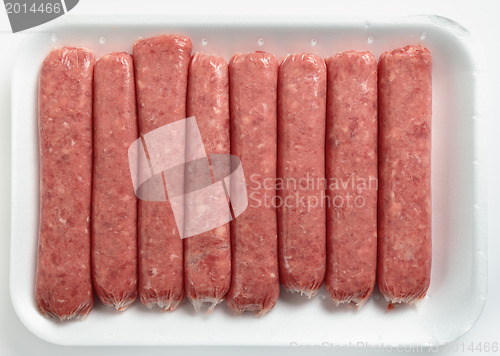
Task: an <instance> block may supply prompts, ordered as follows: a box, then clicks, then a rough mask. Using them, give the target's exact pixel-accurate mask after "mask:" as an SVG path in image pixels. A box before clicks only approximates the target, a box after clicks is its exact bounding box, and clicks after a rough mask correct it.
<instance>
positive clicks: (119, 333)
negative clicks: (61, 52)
mask: <svg viewBox="0 0 500 356" xmlns="http://www.w3.org/2000/svg"><path fill="white" fill-rule="evenodd" d="M61 20H63V19H61ZM63 21H64V20H63ZM46 30H47V31H46V32H45V31H44V32H42V33H38V34H32V35H30V36H28V38H27V41H26V42H25V43H24V44H23V45H21V47H20V51H19V55H18V56H17V59H16V66H15V68H14V70H13V74H12V201H11V204H12V233H11V234H12V236H11V252H10V253H11V260H10V263H11V268H10V274H11V278H10V293H11V300H12V303H13V306H14V308H15V311H16V313H17V314H18V316H19V318H20V320H21V321H22V322H23V323H24V324H25V325H26V326H27V328H29V330H31V331H32V332H34V333H35V334H36V335H38V336H39V337H40V338H42V339H44V340H48V341H50V342H53V343H57V344H66V345H117V344H121V345H172V344H179V345H181V344H182V345H188V344H189V345H193V344H196V345H249V344H252V345H281V346H283V345H290V343H291V342H294V343H297V344H307V345H319V344H321V343H323V342H325V341H327V342H329V344H331V345H334V346H337V345H349V344H351V343H356V342H358V341H360V340H362V341H364V342H366V343H367V344H370V345H379V344H381V343H383V344H384V345H429V344H431V345H436V344H440V345H441V344H443V343H447V342H450V341H453V340H455V339H456V338H457V337H459V336H460V335H462V334H463V333H464V332H465V331H467V330H468V329H469V328H470V327H471V326H472V325H473V324H474V322H475V320H477V318H478V316H479V315H480V313H481V310H482V307H483V305H484V301H485V299H486V295H487V288H486V287H487V279H486V256H487V253H486V252H487V246H486V244H485V242H486V238H485V237H486V234H485V233H484V232H485V219H483V217H484V216H485V215H484V212H485V203H486V197H487V196H486V195H485V194H484V189H482V187H484V177H485V172H486V165H485V162H484V156H483V155H482V152H483V150H482V149H483V148H484V131H483V130H482V128H483V123H484V105H483V104H484V103H483V100H481V99H482V98H483V97H484V93H483V92H482V91H481V90H480V88H481V84H482V79H483V76H482V74H483V72H482V69H484V67H483V66H482V65H481V61H480V59H481V51H478V49H477V48H476V46H475V43H476V42H475V41H474V39H473V38H471V36H470V34H469V33H468V32H467V31H466V30H464V29H463V27H462V26H461V25H459V24H457V23H454V22H453V21H452V20H449V19H445V18H442V17H439V16H409V17H401V18H400V17H392V16H390V17H384V18H377V17H373V16H370V17H368V18H363V17H356V18H348V17H347V18H334V17H333V18H332V17H330V16H328V17H325V18H324V19H323V20H322V19H320V18H318V19H314V21H310V19H309V20H308V19H306V20H304V19H298V18H294V19H281V20H279V21H275V19H271V20H269V19H268V20H264V21H262V20H261V19H246V18H243V19H237V20H231V19H229V18H228V19H222V21H221V19H215V20H212V19H210V20H209V19H205V20H204V19H200V18H199V17H193V16H185V17H177V18H172V19H169V20H168V21H166V20H165V17H161V16H151V17H150V18H148V21H146V22H144V21H143V19H140V18H138V17H126V18H120V17H116V16H111V17H104V18H99V19H98V20H96V19H95V18H94V17H86V18H72V19H71V20H70V21H67V22H58V23H57V24H56V23H54V26H49V27H46ZM158 33H183V34H185V35H188V36H189V37H190V38H191V39H192V41H193V44H194V50H195V51H196V52H204V53H216V54H217V55H221V56H223V57H224V58H225V59H226V60H227V61H229V59H230V58H231V56H232V55H233V54H234V53H238V52H241V53H247V52H250V51H254V50H265V51H269V52H271V53H273V54H274V55H276V56H278V58H281V57H283V56H286V55H287V54H289V53H302V52H303V51H305V52H309V53H317V54H318V55H320V56H321V58H326V57H328V56H330V55H332V54H334V53H338V52H341V51H346V50H352V49H355V50H359V51H365V50H370V52H372V53H373V54H374V55H376V56H379V55H380V54H381V53H382V52H384V51H388V50H392V49H394V48H397V47H403V46H405V45H407V44H408V43H413V44H418V43H421V44H422V45H425V47H426V48H428V49H429V50H430V51H431V52H432V56H433V67H434V69H433V70H434V73H435V75H434V77H433V84H432V85H433V89H432V90H433V92H434V95H435V98H445V100H441V99H439V100H437V99H436V100H435V102H434V104H433V106H434V107H433V111H434V112H433V122H432V135H433V136H434V137H433V147H432V159H433V162H432V164H433V168H432V179H433V192H434V194H433V197H432V203H433V214H434V216H433V231H434V233H435V236H436V237H439V238H435V239H434V240H433V246H432V256H433V257H432V258H433V266H432V282H431V284H430V287H429V291H428V293H427V297H426V298H424V299H423V301H422V302H421V303H419V305H418V309H415V307H413V306H411V305H410V306H408V305H402V306H401V307H398V308H397V310H394V311H393V312H391V313H389V314H390V315H389V314H387V313H386V307H387V302H386V300H384V298H383V297H382V298H381V293H380V292H379V291H378V290H377V291H376V292H375V295H374V296H373V297H372V298H370V299H368V300H367V302H366V303H365V305H364V306H363V310H360V311H357V312H353V311H351V310H345V308H336V307H335V305H334V303H333V302H332V300H331V298H330V297H329V295H328V292H327V290H326V288H325V287H321V288H320V289H319V291H318V296H317V297H315V298H312V299H311V300H305V299H306V298H303V297H302V296H300V295H297V294H293V293H282V294H281V295H280V298H279V300H278V302H277V303H276V306H275V307H274V308H273V312H272V313H269V314H268V315H266V317H265V318H262V319H256V318H253V317H252V315H250V313H244V314H246V315H242V316H240V317H234V316H233V315H232V313H231V312H230V309H229V308H228V306H227V305H226V303H223V304H222V305H219V306H218V307H217V308H216V309H217V310H215V311H214V312H213V313H212V315H211V316H210V317H209V318H204V317H203V316H202V315H197V314H196V313H194V311H193V310H192V307H191V305H189V303H183V304H182V306H181V307H180V308H178V309H179V310H177V311H176V312H175V313H172V314H170V315H168V316H167V317H168V319H169V322H167V323H165V318H164V317H161V316H159V315H158V314H157V313H154V312H148V311H147V310H146V308H145V307H144V306H143V305H142V304H141V303H133V304H132V305H131V306H130V307H129V308H128V309H127V311H126V312H125V313H120V315H116V316H115V317H113V316H110V312H112V311H110V310H109V308H106V307H104V306H103V305H102V303H100V302H99V303H97V302H96V303H95V304H96V305H94V307H93V309H92V312H91V313H90V315H89V317H88V318H87V319H86V320H85V322H68V323H64V325H60V323H55V322H53V321H52V320H50V319H48V318H44V317H43V316H42V314H41V313H39V312H38V310H37V303H36V299H35V298H34V295H33V286H34V285H35V271H36V266H35V264H36V249H37V244H36V237H37V229H38V227H37V226H38V223H39V218H38V215H39V214H40V210H39V178H40V176H39V172H38V163H39V155H38V146H39V145H38V141H37V140H36V139H34V138H36V137H37V135H38V131H37V130H38V127H37V125H36V114H35V113H36V106H37V100H36V95H28V94H29V93H33V89H34V88H35V86H36V80H37V79H38V77H39V74H40V63H41V62H42V60H43V58H44V57H45V56H46V55H47V53H48V51H49V50H50V48H51V47H54V46H58V47H61V46H64V45H73V46H89V47H91V48H93V49H94V50H95V51H96V54H97V55H99V56H101V55H104V54H106V53H109V52H112V51H130V49H131V44H132V41H133V40H134V39H136V38H140V37H141V36H146V37H147V36H155V35H157V34H158ZM153 67H154V66H153ZM161 67H162V73H163V74H164V75H175V73H176V68H175V66H174V65H172V66H164V65H162V66H161ZM149 68H152V67H151V66H149ZM145 83H148V82H145ZM138 84H139V83H138ZM169 89H171V87H170V88H167V87H166V86H165V87H164V88H162V89H161V90H158V89H155V90H153V94H154V93H156V94H157V95H156V98H158V97H160V94H158V92H159V91H162V93H163V95H161V100H162V101H163V100H168V97H170V98H172V96H171V93H170V92H169ZM244 90H246V89H244ZM264 95H265V94H264ZM174 96H175V95H174ZM181 105H182V104H181ZM156 114H158V115H156ZM159 114H160V111H158V112H156V113H154V116H155V117H157V118H159V117H161V115H159ZM186 116H187V115H184V117H186ZM179 121H183V120H179ZM242 121H243V120H242ZM259 127H260V126H259ZM152 130H155V129H152ZM259 134H260V135H261V139H260V141H261V142H256V143H257V145H259V144H261V143H262V141H263V140H265V137H266V136H267V132H266V131H264V130H262V129H260V130H259ZM205 143H206V144H208V143H207V142H205ZM254 147H257V146H254ZM207 149H208V148H207ZM354 150H355V151H356V152H359V153H360V155H359V156H360V157H359V158H362V156H361V154H362V153H363V146H358V147H355V149H354ZM245 162H246V161H243V162H242V164H243V166H244V168H245V176H246V179H247V183H248V184H249V185H253V186H255V183H254V182H253V181H252V178H251V176H249V175H248V174H247V171H246V168H247V165H249V164H250V165H251V164H253V163H252V162H254V161H253V160H252V161H250V163H248V162H247V163H245ZM249 191H250V189H249ZM250 193H251V191H250ZM78 194H79V193H78ZM249 200H250V201H249V203H250V204H252V205H254V203H255V200H253V199H251V198H250V199H249ZM250 208H251V207H250ZM250 208H249V209H250ZM246 213H247V212H245V213H243V214H242V217H244V216H243V215H245V214H246ZM238 220H240V219H239V218H238ZM251 229H253V226H250V227H249V229H248V230H251ZM248 230H247V231H248ZM80 236H82V235H80ZM193 237H194V236H193ZM189 238H191V237H189ZM251 252H253V251H251ZM167 255H168V253H166V252H165V251H161V252H160V256H161V257H165V258H166V256H167ZM170 256H171V255H169V257H170ZM172 257H174V256H172ZM174 259H175V257H174ZM153 272H154V271H153V270H151V273H153ZM259 277H260V276H256V277H255V278H259ZM387 285H388V284H387ZM273 288H274V287H273ZM240 290H243V288H241V289H240ZM361 292H363V291H361ZM389 292H391V293H392V291H389ZM151 294H154V291H152V293H151ZM348 294H349V295H350V294H351V293H348ZM361 294H363V293H361ZM394 295H396V294H394ZM406 295H407V296H409V295H410V294H409V293H407V294H406ZM158 296H159V297H165V299H166V300H167V301H168V300H169V299H170V297H169V296H166V295H160V293H158ZM240 296H241V294H240V295H239V296H238V297H237V298H240ZM396 296H397V295H396ZM338 298H339V300H344V297H343V296H342V295H339V296H338ZM361 298H362V297H361ZM235 299H236V298H235ZM240 300H242V299H240ZM254 301H256V303H254V304H247V305H246V306H247V307H248V308H255V309H257V310H258V308H262V306H263V305H264V306H265V305H268V304H269V302H271V303H273V304H274V302H275V294H273V293H271V294H269V297H267V296H266V297H263V298H259V300H257V298H254ZM161 303H163V301H162V300H161V301H160V304H161ZM239 305H243V301H242V302H241V303H239ZM392 305H393V304H391V306H392ZM408 320H411V323H409V322H408ZM297 325H303V326H305V327H301V328H297ZM373 325H377V326H378V327H376V328H374V327H373ZM221 330H224V332H222V333H221V332H220V331H221ZM269 330H272V332H271V333H270V332H269ZM155 331H158V332H155Z"/></svg>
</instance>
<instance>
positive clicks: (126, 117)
mask: <svg viewBox="0 0 500 356" xmlns="http://www.w3.org/2000/svg"><path fill="white" fill-rule="evenodd" d="M137 137H138V131H137V115H136V105H135V82H134V64H133V59H132V56H131V55H130V54H128V53H125V52H120V53H111V54H108V55H105V56H103V57H101V58H100V59H99V60H98V61H97V62H96V64H95V68H94V171H93V180H92V185H93V195H92V280H93V285H94V290H95V293H96V295H97V297H98V298H99V299H100V300H101V302H102V303H104V304H105V305H109V306H113V307H114V308H115V309H116V310H119V311H122V310H125V309H126V308H127V307H128V306H129V305H130V303H132V302H133V301H134V300H135V298H136V297H137V198H136V196H135V192H134V189H133V186H132V182H131V180H130V173H129V163H128V155H127V149H128V147H129V146H130V144H131V143H132V142H133V141H134V140H136V139H137Z"/></svg>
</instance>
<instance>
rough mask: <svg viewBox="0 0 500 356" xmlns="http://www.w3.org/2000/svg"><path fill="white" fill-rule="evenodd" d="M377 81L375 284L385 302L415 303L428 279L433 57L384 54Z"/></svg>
mask: <svg viewBox="0 0 500 356" xmlns="http://www.w3.org/2000/svg"><path fill="white" fill-rule="evenodd" d="M378 79H379V89H378V90H379V130H380V134H379V137H380V139H379V157H380V162H379V172H380V177H379V178H380V185H379V188H380V191H379V197H380V198H379V206H378V208H379V209H378V211H379V212H378V214H379V227H378V229H379V230H378V231H379V253H378V261H377V263H378V267H377V284H378V287H379V289H380V291H381V292H382V294H383V295H384V297H385V299H386V300H387V301H388V302H389V303H413V302H415V301H417V300H419V299H422V298H423V297H424V296H425V294H426V292H427V289H428V288H429V283H430V276H431V262H432V241H431V236H432V231H431V229H432V214H431V208H432V199H431V141H432V136H431V129H432V58H431V53H430V52H429V51H428V50H427V49H426V48H424V47H422V46H407V47H404V48H399V49H396V50H394V51H391V52H385V53H383V54H382V56H381V57H380V60H379V66H378Z"/></svg>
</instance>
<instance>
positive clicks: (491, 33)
mask: <svg viewBox="0 0 500 356" xmlns="http://www.w3.org/2000/svg"><path fill="white" fill-rule="evenodd" d="M71 13H72V14H87V15H88V14H135V15H136V16H140V14H152V13H154V14H169V15H172V14H179V15H186V14H189V15H203V16H210V15H231V14H240V15H241V14H249V15H266V16H267V15H272V16H287V15H295V16H297V15H299V16H300V15H304V16H314V15H322V16H324V15H326V14H332V15H333V14H334V15H336V16H338V15H340V14H344V13H345V14H348V15H353V14H356V15H362V16H365V15H366V16H367V17H368V16H370V15H374V14H385V15H387V14H437V15H441V16H446V17H449V18H451V19H453V20H455V21H458V22H459V23H461V24H462V25H464V26H465V27H466V28H467V29H469V30H470V32H471V33H472V35H473V36H474V37H475V38H476V40H477V41H478V42H479V43H480V44H481V45H482V47H483V49H484V55H485V56H486V57H485V59H486V60H485V63H486V70H487V76H486V77H487V81H488V83H487V85H488V90H487V91H486V93H487V94H488V98H487V100H486V102H487V107H486V110H487V114H488V125H489V129H488V134H489V137H488V138H487V139H488V149H489V151H488V159H489V174H488V191H489V194H488V195H489V197H488V204H489V205H488V215H489V223H488V224H489V225H488V264H489V293H488V300H487V303H486V306H485V309H484V312H483V314H482V316H481V318H480V319H479V321H478V322H477V323H476V325H475V326H474V327H473V328H472V329H471V330H470V331H469V332H468V333H467V334H466V335H464V336H463V337H462V338H460V339H459V340H457V341H456V342H455V343H453V344H451V345H449V346H446V347H442V348H441V349H440V353H443V354H464V353H466V354H476V355H477V354H496V355H500V351H497V353H493V352H492V351H491V350H490V351H489V352H486V351H485V350H484V346H485V344H486V343H490V344H491V343H494V342H496V343H500V305H499V302H498V301H499V300H500V240H499V238H498V237H499V235H500V206H499V202H500V199H499V198H500V189H499V187H500V184H498V183H497V182H500V169H499V167H500V165H499V163H500V162H499V161H500V158H498V155H497V152H500V138H499V137H498V136H499V135H500V100H499V99H500V19H499V16H500V1H496V0H475V1H473V0H455V1H453V0H441V1H440V0H434V1H432V0H431V1H427V0H418V1H405V0H378V1H374V0H366V1H360V0H342V1H298V2H297V3H295V2H294V1H292V0H288V1H285V2H278V1H276V2H271V1H270V0H252V1H249V2H246V1H244V2H237V1H235V0H232V1H216V0H210V1H209V0H204V1H201V0H200V1H188V0H182V1H181V2H180V3H177V2H175V1H160V0H157V1H154V0H121V1H118V0H113V1H106V2H104V1H102V0H101V1H97V0H80V3H79V4H78V5H77V6H76V7H75V9H73V10H72V11H71ZM55 21H57V20H55ZM29 32H30V30H28V31H25V32H22V33H20V34H15V35H14V34H12V33H11V31H10V25H9V23H8V19H7V15H6V13H5V9H4V8H3V6H2V5H0V53H1V55H0V58H1V62H0V63H1V65H0V244H1V245H0V355H54V356H58V355H67V354H72V355H87V354H92V355H136V354H138V353H140V354H142V355H149V354H151V355H160V354H161V355H165V354H168V355H176V354H183V355H190V354H195V353H196V354H198V353H203V354H214V355H215V354H217V355H224V354H234V353H238V354H241V355H247V354H248V355H250V354H257V353H258V354H271V353H272V354H273V355H285V354H286V355H299V354H313V355H322V354H332V353H333V352H339V351H340V350H338V349H332V348H331V347H314V348H313V347H287V348H285V347H283V348H256V347H252V348H229V347H224V348H222V347H218V348H201V347H196V348H195V347H148V348H139V347H127V348H125V347H121V348H120V347H61V346H56V345H52V344H49V343H47V342H45V341H43V340H40V339H38V338H37V337H36V336H34V335H32V334H31V333H30V332H29V331H28V330H27V329H26V328H25V327H24V326H23V325H22V324H21V322H20V321H19V319H18V318H17V316H16V314H15V312H14V310H13V308H12V304H11V301H10V296H9V287H8V286H9V249H10V165H11V160H10V154H11V148H10V145H11V135H10V129H11V123H10V73H11V69H12V67H13V64H14V61H15V55H16V49H17V48H18V46H19V44H20V43H21V41H22V39H23V38H24V37H25V36H27V35H29ZM297 327H303V326H300V325H298V326H297ZM471 346H472V347H474V348H475V350H474V351H473V352H472V351H471V350H467V349H468V348H470V347H471ZM463 348H465V352H463V351H462V349H463ZM479 348H481V351H480V350H479ZM386 351H390V350H386ZM392 351H393V352H395V351H396V350H392ZM416 351H417V352H414V353H418V354H425V353H426V352H427V351H426V350H416ZM341 352H342V354H350V353H353V354H368V353H372V354H380V353H379V352H375V350H369V349H366V348H358V349H349V350H346V349H343V350H342V351H341ZM391 353H392V352H391ZM407 353H411V352H407Z"/></svg>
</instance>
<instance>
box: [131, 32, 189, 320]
mask: <svg viewBox="0 0 500 356" xmlns="http://www.w3.org/2000/svg"><path fill="white" fill-rule="evenodd" d="M191 49H192V45H191V41H190V39H189V38H187V37H182V36H177V35H169V36H157V37H152V38H146V39H140V40H138V41H137V42H136V43H135V44H134V52H133V53H134V60H135V79H136V90H137V107H138V117H139V132H140V134H146V133H148V132H150V131H152V130H154V129H157V128H159V127H162V126H164V125H166V124H169V123H172V122H174V121H177V120H181V119H184V118H185V117H186V88H187V78H188V68H189V61H190V59H191ZM138 222H139V223H138V230H139V296H140V298H141V302H142V303H143V304H145V305H146V306H148V307H152V306H154V305H157V306H159V307H160V308H161V309H163V310H173V309H175V308H176V307H177V306H178V304H179V303H180V301H181V300H182V298H183V297H184V269H183V265H184V262H183V247H182V246H183V242H182V240H181V238H180V234H179V231H178V229H177V225H176V222H175V219H174V214H173V211H172V209H171V206H170V203H169V202H168V201H167V202H165V201H159V202H157V201H144V200H139V209H138Z"/></svg>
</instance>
